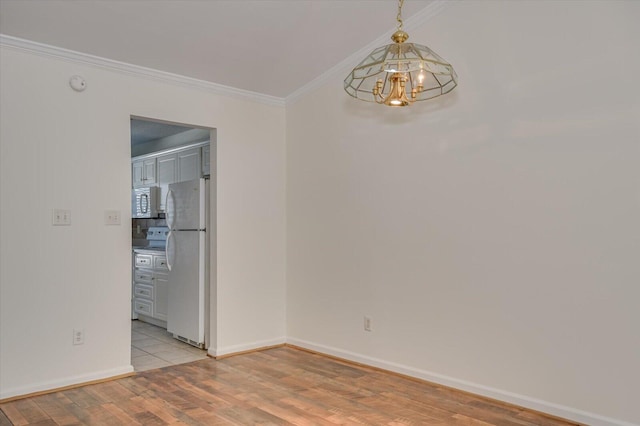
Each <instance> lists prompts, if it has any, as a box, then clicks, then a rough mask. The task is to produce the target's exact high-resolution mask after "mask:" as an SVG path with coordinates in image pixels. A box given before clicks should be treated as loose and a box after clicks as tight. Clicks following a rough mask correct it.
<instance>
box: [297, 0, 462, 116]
mask: <svg viewBox="0 0 640 426" xmlns="http://www.w3.org/2000/svg"><path fill="white" fill-rule="evenodd" d="M453 2H454V0H434V1H433V2H431V3H429V5H428V6H426V7H425V8H424V9H422V10H420V11H419V12H418V13H416V14H415V15H413V16H411V17H410V18H407V19H406V20H404V22H403V27H404V29H405V30H407V31H411V30H413V29H417V28H419V27H421V26H422V25H423V24H425V23H426V22H427V21H429V20H431V19H433V18H434V17H436V16H437V15H439V14H440V13H441V12H442V11H443V10H444V9H445V8H446V7H447V6H448V5H449V4H451V3H453ZM396 29H397V28H395V27H394V28H393V29H392V30H390V31H388V32H386V33H384V34H383V35H381V36H380V37H378V38H377V39H375V40H374V41H372V42H371V43H369V44H367V45H366V46H364V47H363V48H362V49H360V50H358V51H357V52H355V53H353V54H352V55H350V56H348V57H347V58H346V59H344V60H343V61H341V62H339V63H338V64H336V65H335V66H333V67H331V68H329V69H328V70H327V71H325V72H324V73H322V74H321V75H319V76H318V77H316V78H315V79H313V80H311V81H310V82H309V83H307V84H305V85H304V86H302V87H300V88H299V89H297V90H296V91H294V92H293V93H291V94H290V95H288V96H287V97H286V98H285V103H286V105H287V106H289V105H292V104H293V103H295V102H296V101H297V100H298V99H299V98H301V97H302V96H304V95H305V94H306V93H308V92H310V91H312V90H314V89H316V88H318V87H320V86H322V85H323V84H324V83H326V82H327V80H329V79H331V78H333V77H334V76H336V75H338V74H344V73H346V72H348V71H349V70H351V69H353V67H354V65H355V64H357V63H359V62H360V61H361V60H362V58H364V57H365V56H366V55H368V54H369V53H371V51H373V49H375V48H377V47H380V46H383V45H385V44H389V37H390V36H391V34H393V32H394V31H396Z"/></svg>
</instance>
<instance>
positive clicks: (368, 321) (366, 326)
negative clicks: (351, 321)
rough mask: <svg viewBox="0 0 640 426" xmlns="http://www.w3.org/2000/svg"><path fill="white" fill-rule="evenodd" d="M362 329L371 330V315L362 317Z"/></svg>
mask: <svg viewBox="0 0 640 426" xmlns="http://www.w3.org/2000/svg"><path fill="white" fill-rule="evenodd" d="M364 331H371V317H368V316H365V317H364Z"/></svg>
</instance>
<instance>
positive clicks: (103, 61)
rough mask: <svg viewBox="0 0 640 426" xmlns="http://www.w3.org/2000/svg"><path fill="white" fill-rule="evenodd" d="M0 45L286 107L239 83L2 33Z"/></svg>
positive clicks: (281, 100)
mask: <svg viewBox="0 0 640 426" xmlns="http://www.w3.org/2000/svg"><path fill="white" fill-rule="evenodd" d="M0 46H5V47H10V48H13V49H16V50H22V51H27V52H29V53H33V54H36V55H40V56H47V57H54V58H56V59H61V60H64V61H68V62H74V63H80V64H82V65H88V66H92V67H97V68H102V69H107V70H110V71H115V72H120V73H123V74H128V75H134V76H136V77H142V78H147V79H150V80H155V81H160V82H163V83H170V84H176V85H178V86H183V87H187V88H192V89H199V90H204V91H207V92H210V93H214V94H217V95H222V96H229V97H233V98H236V99H243V100H250V101H254V102H258V103H261V104H266V105H271V106H278V107H284V106H285V100H284V99H283V98H278V97H276V96H270V95H264V94H262V93H257V92H251V91H249V90H243V89H237V88H235V87H229V86H224V85H222V84H217V83H212V82H209V81H205V80H198V79H197V78H192V77H186V76H183V75H179V74H173V73H170V72H165V71H159V70H155V69H152V68H146V67H141V66H138V65H133V64H128V63H125V62H120V61H115V60H113V59H107V58H102V57H99V56H94V55H89V54H86V53H81V52H76V51H73V50H68V49H63V48H61V47H56V46H51V45H48V44H43V43H37V42H35V41H30V40H25V39H22V38H18V37H13V36H9V35H6V34H0Z"/></svg>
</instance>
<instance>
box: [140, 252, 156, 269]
mask: <svg viewBox="0 0 640 426" xmlns="http://www.w3.org/2000/svg"><path fill="white" fill-rule="evenodd" d="M152 259H153V256H151V255H150V254H136V266H140V267H143V268H145V267H146V268H151V267H152V265H153V262H152Z"/></svg>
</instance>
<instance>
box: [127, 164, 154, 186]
mask: <svg viewBox="0 0 640 426" xmlns="http://www.w3.org/2000/svg"><path fill="white" fill-rule="evenodd" d="M131 176H132V181H133V182H132V183H133V187H134V188H137V187H139V186H149V185H154V184H155V183H156V159H155V158H145V159H142V160H135V161H133V162H132V163H131Z"/></svg>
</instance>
